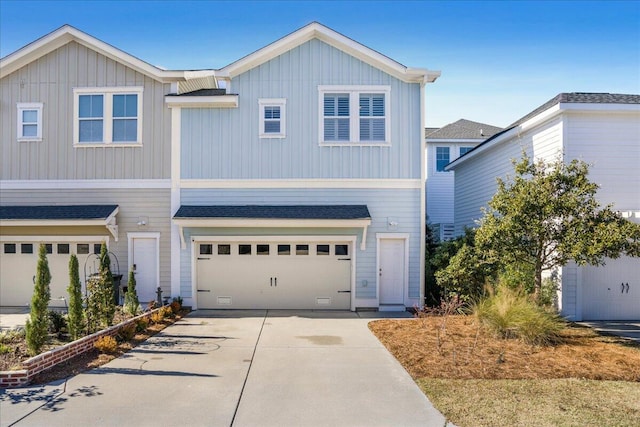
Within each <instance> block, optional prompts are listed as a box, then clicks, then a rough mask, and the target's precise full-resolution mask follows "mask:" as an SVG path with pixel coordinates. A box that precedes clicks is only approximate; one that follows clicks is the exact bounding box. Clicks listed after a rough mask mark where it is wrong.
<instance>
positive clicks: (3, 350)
mask: <svg viewBox="0 0 640 427" xmlns="http://www.w3.org/2000/svg"><path fill="white" fill-rule="evenodd" d="M8 353H11V347H10V346H8V345H6V344H2V343H0V354H8Z"/></svg>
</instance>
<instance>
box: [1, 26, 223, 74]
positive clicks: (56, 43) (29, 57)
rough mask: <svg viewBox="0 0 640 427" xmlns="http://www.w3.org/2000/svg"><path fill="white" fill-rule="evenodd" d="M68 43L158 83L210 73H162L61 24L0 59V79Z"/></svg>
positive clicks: (137, 59) (206, 71)
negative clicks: (76, 44)
mask: <svg viewBox="0 0 640 427" xmlns="http://www.w3.org/2000/svg"><path fill="white" fill-rule="evenodd" d="M72 41H75V42H76V43H78V44H81V45H83V46H85V47H87V48H89V49H91V50H93V51H95V52H98V53H99V54H101V55H104V56H106V57H108V58H110V59H113V60H114V61H117V62H119V63H121V64H124V65H126V66H127V67H129V68H132V69H134V70H136V71H138V72H140V73H142V74H145V75H147V76H149V77H151V78H153V79H155V80H158V81H161V82H171V81H185V80H188V79H192V78H201V77H206V76H209V75H213V74H214V73H213V70H201V71H168V70H163V69H160V68H158V67H156V66H154V65H151V64H149V63H147V62H145V61H143V60H141V59H139V58H136V57H135V56H133V55H130V54H128V53H126V52H124V51H122V50H120V49H118V48H116V47H113V46H111V45H110V44H108V43H105V42H103V41H101V40H98V39H97V38H95V37H93V36H90V35H89V34H87V33H84V32H82V31H80V30H78V29H77V28H74V27H72V26H70V25H64V26H62V27H60V28H58V29H57V30H54V31H53V32H51V33H49V34H47V35H45V36H43V37H41V38H39V39H38V40H36V41H34V42H32V43H29V44H28V45H26V46H24V47H22V48H21V49H18V50H17V51H15V52H13V53H10V54H9V55H7V56H5V57H4V58H2V59H0V78H1V77H5V76H7V75H9V74H11V73H13V72H14V71H17V70H18V69H20V68H22V67H24V66H25V65H27V64H29V63H31V62H33V61H35V60H37V59H38V58H40V57H42V56H44V55H47V54H48V53H50V52H53V51H54V50H56V49H58V48H60V47H62V46H64V45H66V44H67V43H70V42H72Z"/></svg>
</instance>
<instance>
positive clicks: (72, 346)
mask: <svg viewBox="0 0 640 427" xmlns="http://www.w3.org/2000/svg"><path fill="white" fill-rule="evenodd" d="M162 308H163V307H160V308H156V309H155V310H151V311H148V312H146V313H143V314H141V315H139V316H136V317H133V318H131V319H129V320H125V321H124V322H122V323H118V324H117V325H114V326H110V327H108V328H107V329H103V330H101V331H98V332H96V333H94V334H91V335H87V336H86V337H82V338H80V339H78V340H75V341H73V342H70V343H69V344H65V345H63V346H62V347H56V348H54V349H53V350H50V351H47V352H44V353H41V354H39V355H37V356H34V357H32V358H31V359H28V360H26V361H24V362H23V363H22V366H23V367H24V369H20V370H16V371H0V388H9V387H19V386H24V385H27V384H29V382H30V381H31V380H32V379H33V377H34V376H36V375H37V374H39V373H40V372H42V371H45V370H47V369H50V368H52V367H54V366H55V365H57V364H58V363H62V362H65V361H67V360H69V359H71V358H72V357H75V356H77V355H79V354H82V353H85V352H87V351H89V350H91V349H93V344H94V343H95V342H96V341H98V339H100V338H102V337H104V336H107V335H110V336H114V335H117V333H118V332H119V331H120V329H122V328H124V327H125V326H127V325H130V324H132V323H135V322H136V321H138V320H140V319H148V318H150V317H151V315H152V314H153V313H155V312H157V311H159V310H160V309H162Z"/></svg>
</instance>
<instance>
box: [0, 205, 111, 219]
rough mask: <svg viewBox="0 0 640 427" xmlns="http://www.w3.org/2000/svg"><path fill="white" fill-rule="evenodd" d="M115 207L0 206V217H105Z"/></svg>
mask: <svg viewBox="0 0 640 427" xmlns="http://www.w3.org/2000/svg"><path fill="white" fill-rule="evenodd" d="M117 208H118V205H67V206H59V205H50V206H0V219H4V220H16V219H23V220H24V219H26V220H46V219H49V220H73V219H106V218H108V217H109V216H110V215H111V214H112V213H113V211H115V210H116V209H117Z"/></svg>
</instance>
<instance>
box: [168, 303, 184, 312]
mask: <svg viewBox="0 0 640 427" xmlns="http://www.w3.org/2000/svg"><path fill="white" fill-rule="evenodd" d="M169 307H171V311H173V314H178V312H179V311H180V309H181V308H182V304H180V303H179V302H178V301H175V300H174V301H173V302H172V303H171V304H170V305H169Z"/></svg>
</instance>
